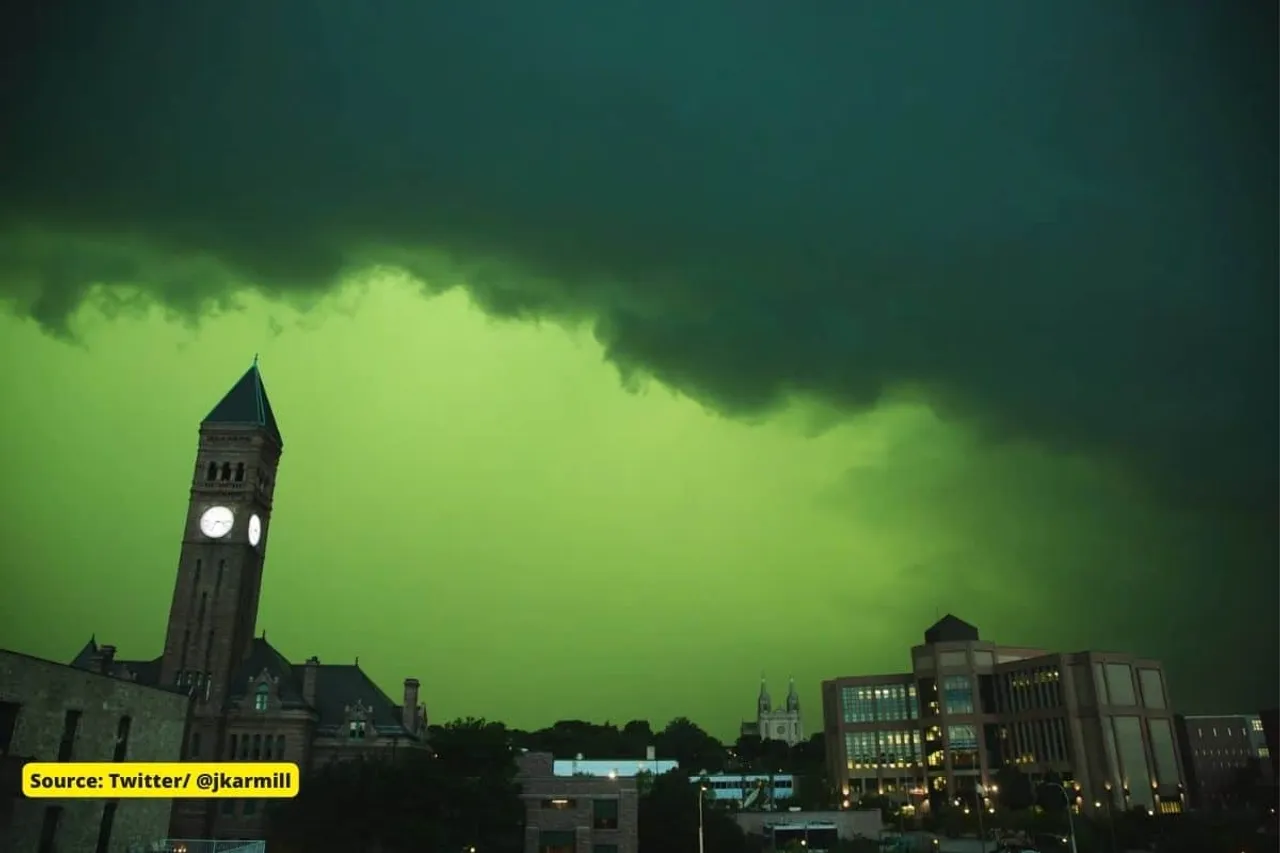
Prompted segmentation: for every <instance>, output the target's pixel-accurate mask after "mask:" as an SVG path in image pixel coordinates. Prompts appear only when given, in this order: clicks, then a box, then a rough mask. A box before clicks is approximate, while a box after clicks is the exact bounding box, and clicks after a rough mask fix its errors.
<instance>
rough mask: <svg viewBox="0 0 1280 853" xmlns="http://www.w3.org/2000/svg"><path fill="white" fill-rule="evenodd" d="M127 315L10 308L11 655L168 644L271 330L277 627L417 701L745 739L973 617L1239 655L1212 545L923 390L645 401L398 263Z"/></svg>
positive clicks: (284, 639) (602, 371)
mask: <svg viewBox="0 0 1280 853" xmlns="http://www.w3.org/2000/svg"><path fill="white" fill-rule="evenodd" d="M109 313H110V316H106V315H104V314H103V313H102V312H101V311H100V310H99V309H98V308H93V307H88V308H85V309H83V310H81V312H80V313H79V314H78V315H77V318H76V320H75V323H74V326H75V328H76V330H77V333H78V334H79V338H78V340H77V341H76V342H67V341H63V340H58V339H55V338H53V337H51V336H49V335H47V334H45V333H44V332H43V331H41V330H40V329H39V328H38V327H37V326H36V325H35V324H34V323H33V322H31V321H28V320H25V319H20V318H18V317H16V316H14V315H8V314H4V315H0V358H3V360H4V361H5V363H7V364H17V365H22V367H21V369H19V370H11V371H7V372H6V373H5V374H4V380H3V382H4V385H3V393H4V398H5V401H6V405H5V407H4V413H3V414H2V415H0V442H3V446H4V447H5V448H6V451H7V452H6V462H7V467H8V470H7V472H6V474H7V476H6V477H5V478H4V486H3V488H4V500H3V505H4V506H5V509H6V511H5V513H4V514H3V515H0V519H3V520H2V521H0V536H3V538H4V541H5V542H6V543H7V544H6V551H7V553H8V554H9V555H10V558H11V559H12V561H13V562H12V564H11V566H10V568H11V569H16V571H12V572H10V574H11V576H12V579H11V581H10V585H9V588H8V594H6V595H4V596H3V597H0V645H4V646H9V647H16V648H18V649H21V650H24V651H28V652H31V653H34V654H39V655H43V656H47V657H51V658H56V659H66V658H68V657H69V656H70V655H72V654H73V653H74V652H75V650H76V649H77V648H78V646H79V645H80V644H81V643H83V642H84V640H85V639H87V638H88V635H89V634H90V633H91V632H96V634H97V637H98V639H99V640H100V641H105V642H112V643H115V644H116V645H117V646H118V647H119V649H120V654H121V655H122V656H126V657H134V656H137V657H144V656H145V657H150V656H153V655H155V654H157V653H158V651H159V649H160V645H161V642H162V639H163V628H164V620H165V618H166V615H167V608H168V604H169V599H170V596H171V593H172V583H173V573H174V570H175V565H176V560H177V556H178V544H179V537H180V531H181V525H182V521H183V513H184V504H185V501H186V493H187V487H188V482H189V477H190V474H191V468H192V457H193V453H194V450H195V440H196V428H197V424H198V422H199V420H200V419H201V418H202V417H203V416H204V415H205V414H206V413H207V411H208V410H209V409H210V408H211V407H212V405H213V404H214V403H215V402H216V401H217V399H218V398H219V397H220V396H221V394H222V393H223V392H224V391H226V390H227V389H228V388H229V387H230V385H231V384H232V383H233V382H234V381H235V379H236V378H238V377H239V375H240V374H241V373H242V372H243V371H244V369H245V368H246V367H247V366H248V363H249V361H250V360H251V359H252V357H253V355H254V353H255V352H259V353H261V357H262V369H263V374H264V377H265V380H266V383H267V387H268V390H269V393H270V396H271V400H272V403H273V405H274V408H275V411H276V414H277V417H278V418H279V422H280V425H281V429H282V431H283V433H284V435H285V439H286V444H287V450H286V453H285V456H284V459H283V462H282V467H281V470H280V475H279V481H278V482H279V488H278V493H277V498H276V513H275V518H274V520H273V528H272V537H271V551H270V554H269V555H268V557H267V566H266V580H265V588H264V590H263V595H262V607H261V612H260V616H259V619H260V624H259V628H260V629H263V628H265V629H266V630H267V632H268V636H269V639H270V640H271V641H272V643H273V644H274V645H276V646H277V647H278V648H280V649H281V650H283V651H284V652H285V653H286V654H287V655H289V656H290V657H291V658H292V659H294V660H301V659H303V658H305V657H307V656H309V655H312V654H316V655H319V656H320V658H321V659H322V660H326V661H331V662H338V661H349V660H352V659H354V658H356V657H357V656H359V658H360V662H361V664H362V665H364V666H365V667H366V668H367V669H368V670H369V671H370V672H371V673H372V674H373V675H374V676H375V677H376V678H377V679H379V680H380V681H381V683H382V684H383V685H384V687H385V688H387V689H388V691H389V692H392V693H393V694H395V693H396V692H397V691H398V689H399V683H400V680H401V679H402V678H404V677H405V676H416V677H418V678H420V679H421V680H422V684H423V690H424V694H425V696H424V698H425V701H426V702H427V703H428V708H429V712H430V714H431V715H432V717H433V719H435V720H443V719H446V718H452V717H455V716H459V715H477V716H485V717H489V718H496V719H502V720H504V721H507V722H508V723H510V724H512V725H518V726H522V727H527V726H537V725H542V724H546V723H549V722H551V721H553V720H555V719H558V718H590V719H596V720H604V719H610V720H613V721H615V722H622V721H625V720H627V719H632V718H649V719H652V720H654V721H657V722H661V721H665V720H666V719H668V718H670V717H673V716H676V715H688V716H690V717H692V718H694V719H696V720H698V721H699V722H701V723H702V724H703V725H704V726H706V727H707V728H709V729H710V730H712V731H713V732H714V733H717V734H720V735H724V736H730V735H731V734H732V732H733V730H734V729H735V727H736V725H737V722H738V721H739V720H740V719H741V718H743V717H746V716H748V715H749V714H751V713H752V709H753V699H754V693H755V689H756V680H757V678H758V676H759V673H760V672H761V671H762V670H763V671H764V672H766V673H767V674H768V675H769V676H770V678H771V681H772V683H773V686H774V689H775V693H776V694H778V695H780V694H781V692H782V691H783V690H784V685H785V682H784V679H785V677H786V676H787V675H788V674H794V676H795V677H796V679H797V681H798V683H799V684H800V686H801V694H802V699H803V701H804V702H805V703H807V708H808V709H809V716H808V725H809V727H810V729H811V730H812V729H817V728H818V727H819V719H820V711H819V710H818V709H819V705H818V685H819V683H820V681H821V680H822V679H823V678H829V677H833V676H838V675H844V674H856V673H865V672H874V671H895V670H899V669H901V668H902V667H903V666H904V665H905V664H906V663H907V662H908V657H907V648H908V647H909V646H910V645H911V644H913V643H916V642H919V637H920V634H921V632H922V631H923V629H924V628H925V627H926V626H927V625H928V624H929V623H930V622H931V621H932V620H933V619H934V617H935V616H936V615H937V614H939V613H940V612H947V611H954V612H955V613H957V615H960V616H962V617H963V618H965V619H968V620H969V621H972V622H975V623H977V624H978V625H979V626H980V628H982V629H983V631H984V634H985V635H986V636H988V637H989V638H991V639H996V640H1003V641H1008V642H1010V643H1021V644H1043V645H1045V646H1049V647H1069V648H1072V649H1076V648H1084V647H1103V648H1123V649H1132V650H1135V651H1138V652H1142V653H1146V654H1151V655H1157V656H1166V655H1167V656H1171V657H1172V656H1175V655H1176V656H1177V657H1178V664H1177V666H1176V667H1174V669H1173V674H1172V677H1173V679H1174V681H1173V684H1172V689H1173V691H1174V694H1175V699H1178V698H1186V699H1190V698H1191V696H1192V694H1196V690H1197V689H1198V688H1192V687H1188V688H1187V689H1185V690H1180V685H1179V682H1178V680H1177V679H1178V678H1179V677H1180V676H1182V677H1184V680H1185V682H1186V683H1190V682H1191V680H1193V679H1198V677H1199V676H1201V675H1203V674H1204V673H1206V672H1207V671H1208V670H1209V669H1210V668H1212V667H1213V666H1214V662H1212V661H1210V660H1207V659H1202V658H1203V656H1197V654H1196V652H1195V649H1194V641H1193V640H1190V641H1189V640H1184V639H1182V638H1183V637H1184V636H1185V633H1186V632H1185V631H1183V630H1182V629H1181V628H1179V627H1178V626H1177V625H1176V624H1170V620H1169V619H1167V618H1164V615H1163V614H1164V613H1165V612H1166V611H1165V608H1167V607H1170V606H1173V603H1174V602H1178V601H1182V602H1185V598H1186V592H1187V591H1186V589H1185V588H1179V587H1178V585H1174V584H1170V583H1166V582H1164V581H1162V577H1165V576H1168V575H1170V574H1173V573H1174V572H1177V573H1181V574H1183V575H1185V572H1186V570H1187V569H1188V561H1190V560H1196V559H1200V555H1196V554H1188V553H1187V550H1186V549H1185V548H1184V547H1183V546H1182V544H1181V543H1180V541H1179V540H1178V539H1177V538H1176V537H1175V536H1172V535H1171V534H1169V533H1168V532H1167V531H1169V530H1171V529H1177V523H1176V522H1177V519H1173V518H1171V517H1169V516H1167V515H1163V516H1162V515H1156V514H1153V511H1151V510H1143V511H1139V510H1137V509H1132V508H1131V507H1132V506H1134V505H1136V503H1135V502H1134V501H1132V500H1131V497H1132V496H1131V494H1130V493H1129V492H1128V491H1127V489H1126V487H1125V484H1124V483H1123V482H1121V481H1118V480H1116V479H1115V478H1113V477H1111V476H1109V475H1108V473H1107V472H1106V471H1104V470H1101V469H1099V468H1096V467H1093V466H1091V465H1090V464H1089V463H1088V462H1087V461H1085V460H1077V459H1070V458H1064V457H1062V456H1060V455H1059V456H1049V455H1046V454H1045V453H1042V452H1040V451H1038V450H1037V449H1036V448H1035V447H1033V446H1029V445H1010V444H1001V445H989V444H979V443H977V442H975V441H974V440H972V439H971V438H970V437H969V436H968V435H967V434H966V433H965V432H964V431H963V430H962V429H961V428H960V427H958V426H954V425H950V424H948V423H945V422H943V421H940V420H939V419H938V418H936V417H935V416H934V415H933V414H932V413H931V412H930V411H929V410H928V409H927V408H924V407H922V406H920V405H918V404H914V403H912V402H910V401H906V400H903V401H899V402H893V403H886V404H883V405H881V406H880V407H879V408H877V409H875V410H873V411H871V412H870V413H867V414H864V415H861V416H858V417H856V418H853V419H844V420H839V421H836V420H834V419H831V418H826V417H824V416H823V415H822V413H821V412H818V411H816V410H810V409H806V408H805V407H802V406H796V407H794V408H793V409H792V410H791V411H790V412H788V413H784V414H783V415H781V416H779V417H777V418H775V419H773V420H771V421H769V422H767V423H759V424H749V423H743V422H738V421H731V420H727V419H725V418H723V417H721V416H718V415H715V414H713V413H709V412H708V411H706V410H704V409H703V408H702V407H701V406H699V405H698V404H696V403H695V402H692V401H690V400H688V399H685V398H682V397H679V396H676V395H674V394H672V393H671V392H670V391H668V390H667V389H666V388H664V387H662V386H660V385H657V384H654V383H650V384H648V385H643V386H642V387H640V388H638V389H631V390H627V389H624V387H623V385H622V383H621V382H620V381H619V378H618V375H617V372H616V370H615V369H614V368H613V367H611V366H610V365H609V364H607V363H606V362H605V361H604V359H603V356H602V353H601V350H600V347H599V346H598V345H597V344H596V342H595V340H594V339H593V337H592V334H591V330H590V328H587V327H584V328H579V329H566V328H563V327H560V326H556V325H552V324H543V325H538V324H532V323H528V324H519V323H514V322H501V321H495V320H492V319H490V318H488V317H487V316H486V315H484V314H483V313H481V312H480V311H478V310H477V309H475V308H474V307H472V306H471V305H470V304H468V302H467V299H466V297H465V295H464V293H463V292H462V291H450V292H448V293H446V294H445V295H443V296H438V297H435V298H424V297H423V296H422V295H421V294H420V293H418V292H416V291H415V289H414V288H413V286H412V285H411V284H410V283H408V282H407V281H406V280H404V279H397V278H395V277H391V276H388V277H385V278H382V279H378V280H375V281H373V282H372V283H371V284H370V285H368V286H366V287H363V288H357V287H349V288H347V289H346V290H345V291H343V292H341V293H340V295H338V296H336V297H331V298H330V299H329V300H328V301H326V302H324V303H322V304H320V305H318V306H315V307H313V308H311V309H310V310H308V311H306V312H305V313H298V312H296V311H295V310H293V309H291V308H288V307H286V306H283V305H281V304H273V303H269V302H266V301H263V300H262V299H260V298H258V297H256V296H251V295H250V296H244V297H243V298H242V299H241V303H240V306H239V307H238V308H237V309H235V310H230V311H227V312H224V313H222V314H221V315H219V316H215V317H211V318H209V319H207V320H206V321H204V322H203V323H202V324H201V325H200V326H199V327H198V328H193V327H191V326H190V325H184V324H182V323H180V322H177V321H173V320H170V319H167V318H166V317H165V316H164V315H163V314H161V313H160V312H159V311H158V310H153V311H148V310H139V311H130V310H125V311H123V312H121V311H114V312H109ZM1161 530H1163V531H1166V532H1164V533H1159V534H1158V533H1157V531H1161ZM1185 532H1186V535H1187V536H1188V537H1192V536H1194V530H1186V531H1185ZM1222 559H1223V560H1229V559H1230V556H1229V555H1224V556H1223V557H1222ZM1223 565H1228V567H1229V564H1227V563H1225V562H1224V563H1223ZM1028 566H1034V567H1035V569H1036V570H1035V571H1034V572H1032V571H1029V570H1028V568H1027V567H1028ZM1046 578H1050V580H1046ZM14 581H16V587H15V586H14V585H13V582H14ZM1206 594H1212V591H1208V592H1206ZM1135 601H1141V602H1144V604H1143V606H1142V607H1139V608H1135V607H1134V602H1135ZM1179 606H1181V607H1182V610H1181V611H1179V612H1182V613H1185V612H1186V605H1185V603H1183V604H1181V605H1179ZM1241 606H1242V607H1244V608H1246V612H1247V608H1248V607H1249V606H1250V605H1248V604H1247V603H1246V604H1242V605H1241ZM1255 606H1256V605H1255ZM1260 612H1261V611H1260ZM1218 668H1219V670H1220V680H1219V687H1220V688H1221V689H1223V690H1226V691H1228V692H1227V693H1226V694H1224V695H1228V696H1234V697H1238V696H1242V695H1245V693H1247V691H1245V690H1244V688H1243V687H1242V685H1243V683H1244V682H1243V680H1242V678H1243V677H1236V676H1234V675H1232V674H1231V672H1230V671H1229V670H1230V667H1226V668H1225V669H1226V670H1227V671H1225V672H1223V671H1222V670H1223V668H1222V667H1218ZM1222 679H1226V681H1225V682H1224V681H1223V680H1222ZM1232 679H1235V681H1232ZM1231 691H1234V692H1231ZM1196 695H1197V696H1198V701H1199V702H1200V703H1201V704H1204V703H1205V702H1211V701H1212V699H1211V698H1205V697H1206V694H1205V693H1204V692H1200V693H1198V694H1196ZM1241 710H1243V709H1241Z"/></svg>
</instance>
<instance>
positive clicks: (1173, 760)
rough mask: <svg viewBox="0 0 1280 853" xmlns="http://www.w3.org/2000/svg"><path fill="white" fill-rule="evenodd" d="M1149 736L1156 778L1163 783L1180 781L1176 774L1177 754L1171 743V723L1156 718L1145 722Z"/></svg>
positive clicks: (1168, 783) (1172, 783)
mask: <svg viewBox="0 0 1280 853" xmlns="http://www.w3.org/2000/svg"><path fill="white" fill-rule="evenodd" d="M1147 732H1148V735H1149V736H1150V738H1151V757H1152V759H1154V762H1155V765H1156V768H1155V769H1156V780H1157V781H1159V782H1161V783H1162V784H1165V785H1174V784H1177V783H1178V782H1180V781H1182V780H1181V778H1180V777H1179V775H1178V754H1177V752H1176V751H1175V747H1174V745H1173V724H1172V723H1171V722H1169V720H1167V719H1162V718H1157V719H1153V720H1149V721H1148V722H1147Z"/></svg>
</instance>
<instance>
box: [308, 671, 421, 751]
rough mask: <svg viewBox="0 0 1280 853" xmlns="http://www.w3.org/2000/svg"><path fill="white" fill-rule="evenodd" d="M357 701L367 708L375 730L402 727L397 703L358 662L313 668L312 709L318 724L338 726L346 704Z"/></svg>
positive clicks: (341, 721)
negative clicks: (313, 705) (314, 684)
mask: <svg viewBox="0 0 1280 853" xmlns="http://www.w3.org/2000/svg"><path fill="white" fill-rule="evenodd" d="M357 702H359V703H360V704H361V705H364V706H365V707H366V708H369V709H370V711H371V717H372V722H373V725H374V727H375V728H377V729H378V731H380V732H388V733H391V732H395V731H397V730H400V731H403V730H404V718H403V716H402V714H401V711H400V708H401V706H400V705H397V704H396V703H395V702H393V701H392V700H391V697H390V696H388V695H387V694H386V693H384V692H382V688H381V687H379V686H378V685H376V684H374V683H373V679H371V678H370V677H369V676H368V675H366V674H365V672H364V670H362V669H361V668H360V666H359V665H358V664H320V665H319V668H318V669H317V670H316V711H317V712H318V713H319V715H320V725H321V726H330V725H332V726H340V725H342V724H343V722H344V720H345V719H346V713H347V710H346V709H347V707H348V706H351V705H355V704H356V703H357ZM405 734H408V733H407V732H405Z"/></svg>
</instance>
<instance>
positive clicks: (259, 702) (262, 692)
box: [253, 681, 271, 711]
mask: <svg viewBox="0 0 1280 853" xmlns="http://www.w3.org/2000/svg"><path fill="white" fill-rule="evenodd" d="M270 692H271V688H269V687H267V683H266V682H265V681H264V682H262V683H261V684H259V685H258V690H257V692H255V693H254V694H253V710H255V711H265V710H267V696H268V694H269V693H270Z"/></svg>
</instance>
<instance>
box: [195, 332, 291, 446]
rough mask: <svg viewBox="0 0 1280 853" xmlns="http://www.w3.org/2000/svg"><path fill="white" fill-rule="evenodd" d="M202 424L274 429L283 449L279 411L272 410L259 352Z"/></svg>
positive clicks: (269, 430)
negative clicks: (264, 383)
mask: <svg viewBox="0 0 1280 853" xmlns="http://www.w3.org/2000/svg"><path fill="white" fill-rule="evenodd" d="M200 424H201V426H203V425H205V424H226V425H228V426H232V425H234V426H256V427H261V428H262V429H265V430H266V431H267V432H268V433H270V435H271V437H272V438H274V439H275V440H276V443H277V444H279V445H280V447H281V449H283V448H284V438H283V436H281V435H280V427H279V426H278V425H277V424H276V415H275V412H273V411H271V402H270V401H269V400H268V399H267V387H266V386H265V385H263V384H262V373H261V372H259V370H258V357H257V356H256V355H255V356H254V357H253V366H252V367H250V368H249V369H248V370H247V371H246V372H245V374H244V376H241V377H240V381H239V382H237V383H236V384H235V385H232V386H231V390H230V391H228V392H227V393H226V396H224V397H223V398H222V399H221V400H220V401H218V405H216V406H214V407H213V411H212V412H210V413H209V415H208V417H206V418H205V419H204V420H203V421H201V422H200Z"/></svg>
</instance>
